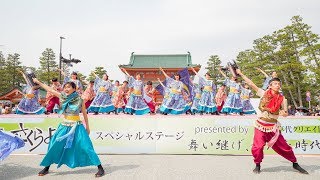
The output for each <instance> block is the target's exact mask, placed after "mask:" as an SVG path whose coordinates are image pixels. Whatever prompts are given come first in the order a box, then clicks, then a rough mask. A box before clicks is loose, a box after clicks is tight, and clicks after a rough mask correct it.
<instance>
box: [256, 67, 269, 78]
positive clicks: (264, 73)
mask: <svg viewBox="0 0 320 180" xmlns="http://www.w3.org/2000/svg"><path fill="white" fill-rule="evenodd" d="M255 69H256V70H258V71H260V72H261V73H262V74H263V75H264V76H265V77H266V78H267V77H269V76H268V74H267V73H266V72H264V71H263V70H262V69H260V68H255Z"/></svg>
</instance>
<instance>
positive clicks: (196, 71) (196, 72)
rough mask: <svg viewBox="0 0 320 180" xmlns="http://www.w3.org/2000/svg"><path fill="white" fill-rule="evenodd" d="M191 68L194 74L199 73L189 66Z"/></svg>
mask: <svg viewBox="0 0 320 180" xmlns="http://www.w3.org/2000/svg"><path fill="white" fill-rule="evenodd" d="M191 70H192V71H193V72H194V74H196V75H198V76H199V74H198V73H197V71H196V70H195V69H194V68H193V67H191Z"/></svg>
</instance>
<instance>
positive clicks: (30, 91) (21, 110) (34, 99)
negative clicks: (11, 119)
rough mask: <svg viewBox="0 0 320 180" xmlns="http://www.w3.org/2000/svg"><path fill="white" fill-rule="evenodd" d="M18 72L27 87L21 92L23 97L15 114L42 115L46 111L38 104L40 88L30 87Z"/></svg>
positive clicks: (24, 76) (25, 78)
mask: <svg viewBox="0 0 320 180" xmlns="http://www.w3.org/2000/svg"><path fill="white" fill-rule="evenodd" d="M19 72H20V73H21V74H22V76H23V78H24V80H25V81H26V82H27V86H26V87H25V88H24V90H23V93H24V97H23V98H22V100H21V101H20V103H19V104H18V106H17V110H16V114H43V113H44V112H45V111H46V109H45V108H44V107H42V106H41V105H40V103H39V88H40V86H32V85H31V83H30V82H29V81H28V79H27V77H26V75H25V74H24V73H23V72H22V71H19Z"/></svg>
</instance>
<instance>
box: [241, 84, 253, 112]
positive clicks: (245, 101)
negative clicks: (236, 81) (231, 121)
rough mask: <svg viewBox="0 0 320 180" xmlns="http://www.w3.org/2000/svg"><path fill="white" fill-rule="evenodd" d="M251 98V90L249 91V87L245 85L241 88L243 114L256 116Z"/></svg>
mask: <svg viewBox="0 0 320 180" xmlns="http://www.w3.org/2000/svg"><path fill="white" fill-rule="evenodd" d="M252 96H253V94H252V92H251V90H250V89H249V85H248V84H245V85H244V87H242V86H241V95H240V98H241V103H242V107H243V113H244V114H257V113H256V110H254V108H253V106H252V104H251V102H250V98H251V97H252Z"/></svg>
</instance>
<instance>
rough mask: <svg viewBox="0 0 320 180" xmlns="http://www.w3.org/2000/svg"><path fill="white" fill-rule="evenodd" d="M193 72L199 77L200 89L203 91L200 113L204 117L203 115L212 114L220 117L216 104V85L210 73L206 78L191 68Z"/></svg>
mask: <svg viewBox="0 0 320 180" xmlns="http://www.w3.org/2000/svg"><path fill="white" fill-rule="evenodd" d="M191 69H192V71H193V72H194V73H195V74H196V75H197V76H198V77H199V87H200V88H201V89H203V90H202V94H201V98H200V102H199V111H200V114H201V115H202V114H203V113H210V114H216V115H218V111H217V106H216V102H215V96H216V89H217V87H216V85H215V84H214V82H213V80H211V76H210V74H209V73H206V75H205V78H204V77H202V76H200V75H199V74H198V73H197V71H196V70H195V69H193V68H192V67H191Z"/></svg>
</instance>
